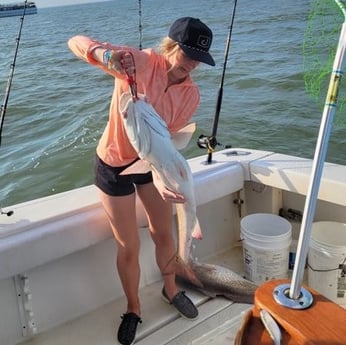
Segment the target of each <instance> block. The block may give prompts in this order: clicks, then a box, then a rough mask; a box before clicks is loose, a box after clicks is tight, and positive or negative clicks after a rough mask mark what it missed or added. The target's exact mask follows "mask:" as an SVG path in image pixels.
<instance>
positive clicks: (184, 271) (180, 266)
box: [175, 255, 203, 288]
mask: <svg viewBox="0 0 346 345" xmlns="http://www.w3.org/2000/svg"><path fill="white" fill-rule="evenodd" d="M175 262H176V274H177V275H178V276H179V277H181V278H183V279H185V280H187V281H188V282H190V283H191V284H193V285H195V286H197V287H199V288H203V284H202V283H201V282H200V280H199V279H198V278H197V276H196V274H195V272H194V271H193V270H192V268H191V266H190V265H189V264H187V263H185V262H184V260H183V259H182V258H181V257H180V256H179V255H177V256H176V259H175Z"/></svg>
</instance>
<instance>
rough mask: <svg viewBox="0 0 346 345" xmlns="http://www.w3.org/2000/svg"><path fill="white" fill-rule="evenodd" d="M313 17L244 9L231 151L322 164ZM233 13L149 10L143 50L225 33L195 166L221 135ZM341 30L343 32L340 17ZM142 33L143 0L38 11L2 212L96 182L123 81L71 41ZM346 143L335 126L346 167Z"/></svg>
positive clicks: (262, 4) (11, 116)
mask: <svg viewBox="0 0 346 345" xmlns="http://www.w3.org/2000/svg"><path fill="white" fill-rule="evenodd" d="M309 9H310V1H302V0H290V1H287V0H260V1H254V0H241V1H238V4H237V8H236V14H235V21H234V25H233V30H232V41H231V45H230V51H229V56H228V59H227V69H226V75H225V82H224V85H223V99H222V106H221V112H220V120H219V123H218V131H217V139H218V141H219V143H221V144H222V145H232V146H233V147H243V148H254V149H261V150H268V151H275V152H280V153H285V154H294V155H298V156H301V157H306V158H312V157H313V154H314V150H315V145H316V139H317V134H318V129H319V125H320V121H321V115H322V109H321V107H320V105H318V104H317V102H316V100H314V99H313V98H312V97H311V96H310V95H309V94H308V93H307V92H306V90H305V87H304V67H303V41H304V33H305V31H306V27H307V22H308V15H309ZM232 10H233V1H228V0H227V1H226V0H215V1H213V2H210V0H191V1H186V0H174V1H173V0H165V1H159V0H152V1H142V25H143V29H142V46H143V47H156V46H157V44H158V42H159V41H160V39H161V38H162V37H164V36H165V35H166V34H167V30H168V28H169V26H170V24H171V23H172V22H173V21H174V20H175V19H176V18H178V17H181V16H195V17H199V18H200V19H201V20H203V21H204V22H206V23H207V24H208V25H209V26H210V27H211V28H212V30H213V32H214V41H213V45H212V49H211V53H212V55H213V56H214V59H215V61H216V67H214V68H213V67H210V66H207V65H200V66H199V68H198V69H197V70H196V71H194V74H193V77H194V79H195V81H196V82H197V83H198V85H199V87H200V92H201V105H200V108H199V110H198V112H197V113H196V115H195V117H194V120H195V121H196V122H197V131H196V133H195V135H194V138H193V140H192V141H191V143H190V145H189V147H188V148H187V149H185V150H184V152H183V153H184V155H185V156H186V157H187V158H189V157H193V156H196V155H200V154H206V152H205V151H204V150H201V149H200V148H198V146H197V144H196V139H197V137H198V136H199V135H201V134H204V135H210V134H211V131H212V125H213V119H214V115H215V105H216V99H217V94H218V91H219V88H220V81H221V74H222V68H223V64H224V51H225V44H226V39H227V35H228V31H229V25H230V20H231V15H232ZM333 21H334V22H336V23H337V22H338V21H339V22H340V28H341V24H342V21H343V18H342V15H341V12H340V15H336V17H335V19H333ZM138 24H139V16H138V2H137V1H120V0H115V1H108V2H103V3H92V4H83V5H73V6H62V7H54V8H43V9H40V8H39V9H38V14H37V15H31V16H26V17H25V19H24V25H23V31H22V36H21V40H20V45H19V50H18V57H17V61H16V66H15V72H14V77H13V82H12V88H11V93H10V97H9V102H8V107H7V111H6V117H5V121H4V128H3V132H2V143H1V147H0V193H1V194H0V205H1V206H2V207H5V206H9V205H13V204H16V203H20V202H24V201H27V200H31V199H33V198H37V197H43V196H47V195H50V194H54V193H59V192H63V191H66V190H69V189H72V188H78V187H81V186H85V185H88V184H91V183H92V182H93V160H94V154H95V147H96V145H97V142H98V139H99V137H100V135H101V133H102V131H103V128H104V126H105V123H106V121H107V116H108V107H109V101H110V95H111V92H112V84H113V81H112V79H111V78H109V77H108V76H106V75H104V74H103V73H102V72H101V71H99V70H98V69H96V68H94V67H92V66H90V65H88V64H86V63H83V62H81V61H79V60H78V59H77V58H76V57H75V56H74V55H72V53H71V52H70V51H69V50H68V47H67V44H66V42H67V40H68V39H69V38H70V37H71V36H73V35H76V34H84V35H89V36H91V37H94V38H97V39H99V40H102V41H109V42H113V43H119V44H129V45H135V46H139V38H140V35H139V28H138ZM19 25H20V17H10V18H1V19H0V47H1V49H0V97H1V100H2V99H3V97H4V95H5V90H6V85H7V79H8V75H9V72H10V66H11V63H12V60H13V56H14V51H15V46H16V39H17V36H18V30H19ZM337 41H338V35H336V37H335V40H331V41H330V42H328V44H331V45H335V46H336V45H337ZM339 116H340V115H339ZM345 143H346V130H345V126H333V130H332V133H331V138H330V143H329V147H328V153H327V161H329V162H334V163H339V164H346V150H345ZM220 148H222V147H221V146H220Z"/></svg>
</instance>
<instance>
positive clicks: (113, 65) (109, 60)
mask: <svg viewBox="0 0 346 345" xmlns="http://www.w3.org/2000/svg"><path fill="white" fill-rule="evenodd" d="M123 54H124V51H123V50H119V51H115V50H112V49H106V50H104V51H103V58H102V62H103V64H104V65H105V66H107V68H108V69H113V70H114V71H116V72H118V73H120V74H125V70H124V69H123V66H122V56H123Z"/></svg>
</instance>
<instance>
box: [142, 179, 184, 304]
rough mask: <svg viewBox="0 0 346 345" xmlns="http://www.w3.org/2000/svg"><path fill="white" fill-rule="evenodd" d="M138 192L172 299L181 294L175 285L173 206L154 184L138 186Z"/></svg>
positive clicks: (166, 289)
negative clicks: (165, 199)
mask: <svg viewBox="0 0 346 345" xmlns="http://www.w3.org/2000/svg"><path fill="white" fill-rule="evenodd" d="M137 192H138V195H139V197H140V199H141V200H142V203H143V205H144V208H145V210H146V213H147V216H148V219H149V226H150V231H151V236H152V239H153V241H154V243H155V246H156V261H157V265H158V267H159V269H160V271H161V274H162V277H163V281H164V285H165V291H166V294H167V295H168V297H169V298H170V299H171V298H172V297H174V296H175V295H176V294H177V293H178V292H179V289H178V287H177V285H176V283H175V270H176V264H175V256H176V253H177V248H176V243H175V241H174V237H173V234H172V230H173V229H172V204H171V203H170V202H165V201H164V200H163V199H162V198H161V196H160V194H159V193H158V191H157V189H156V188H155V186H154V185H153V184H152V183H149V184H145V185H137Z"/></svg>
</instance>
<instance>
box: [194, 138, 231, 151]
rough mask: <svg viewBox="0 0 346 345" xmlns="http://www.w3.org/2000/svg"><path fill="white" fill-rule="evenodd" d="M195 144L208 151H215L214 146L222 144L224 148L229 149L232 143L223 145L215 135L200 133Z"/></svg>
mask: <svg viewBox="0 0 346 345" xmlns="http://www.w3.org/2000/svg"><path fill="white" fill-rule="evenodd" d="M197 145H198V147H199V148H200V149H207V150H208V152H213V151H215V148H216V146H222V147H223V148H224V149H230V148H231V147H232V145H223V144H221V143H219V142H218V141H217V139H216V137H215V136H213V135H211V136H206V135H204V134H201V135H200V136H199V137H198V139H197Z"/></svg>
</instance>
